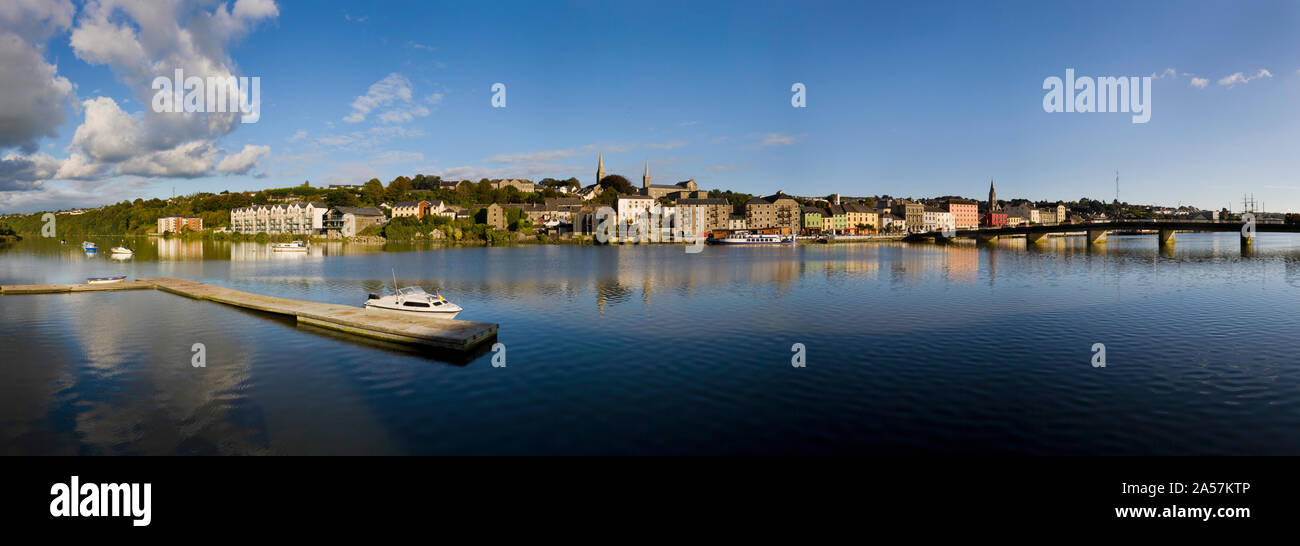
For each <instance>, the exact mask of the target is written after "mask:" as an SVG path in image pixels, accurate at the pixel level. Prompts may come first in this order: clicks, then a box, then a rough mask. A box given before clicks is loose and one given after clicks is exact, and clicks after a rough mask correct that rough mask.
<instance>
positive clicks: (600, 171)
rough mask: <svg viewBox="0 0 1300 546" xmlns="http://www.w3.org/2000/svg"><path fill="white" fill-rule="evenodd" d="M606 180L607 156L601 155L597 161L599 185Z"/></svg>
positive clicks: (597, 180)
mask: <svg viewBox="0 0 1300 546" xmlns="http://www.w3.org/2000/svg"><path fill="white" fill-rule="evenodd" d="M604 178H605V154H604V153H601V154H600V157H599V158H597V159H596V183H597V184H599V183H600V181H601V180H602V179H604Z"/></svg>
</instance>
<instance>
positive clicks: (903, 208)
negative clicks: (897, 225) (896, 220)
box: [890, 200, 925, 233]
mask: <svg viewBox="0 0 1300 546" xmlns="http://www.w3.org/2000/svg"><path fill="white" fill-rule="evenodd" d="M890 208H891V209H892V211H893V213H894V214H897V215H899V216H902V217H903V221H904V222H906V223H907V232H908V233H920V232H921V231H922V230H923V229H924V228H925V205H922V204H920V203H917V202H916V201H905V200H900V201H896V202H894V204H893V205H891V206H890Z"/></svg>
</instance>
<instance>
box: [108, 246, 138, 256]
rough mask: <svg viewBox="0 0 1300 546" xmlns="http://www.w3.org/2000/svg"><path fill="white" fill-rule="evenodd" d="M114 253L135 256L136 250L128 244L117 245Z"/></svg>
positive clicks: (115, 254)
mask: <svg viewBox="0 0 1300 546" xmlns="http://www.w3.org/2000/svg"><path fill="white" fill-rule="evenodd" d="M113 255H114V256H134V255H135V251H134V250H131V247H128V246H125V245H123V246H115V247H113Z"/></svg>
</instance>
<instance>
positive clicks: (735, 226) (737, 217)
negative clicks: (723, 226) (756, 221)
mask: <svg viewBox="0 0 1300 546" xmlns="http://www.w3.org/2000/svg"><path fill="white" fill-rule="evenodd" d="M748 223H749V222H748V220H747V219H746V218H745V215H744V214H732V215H731V216H728V217H727V229H729V230H732V231H737V230H742V229H745V227H746V226H747V225H748Z"/></svg>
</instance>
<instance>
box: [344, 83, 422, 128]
mask: <svg viewBox="0 0 1300 546" xmlns="http://www.w3.org/2000/svg"><path fill="white" fill-rule="evenodd" d="M410 101H411V80H408V79H406V76H403V75H401V74H398V73H396V72H393V73H392V74H389V75H387V76H385V77H384V79H382V80H379V81H377V82H375V83H373V84H371V85H370V89H368V90H367V91H366V94H364V95H361V96H359V97H357V98H356V100H354V101H352V113H350V114H348V115H347V117H344V118H343V121H346V122H348V123H359V122H362V121H365V119H366V116H367V115H369V114H370V112H371V111H373V110H375V109H378V108H381V107H384V106H389V105H391V104H394V103H398V102H410Z"/></svg>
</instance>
